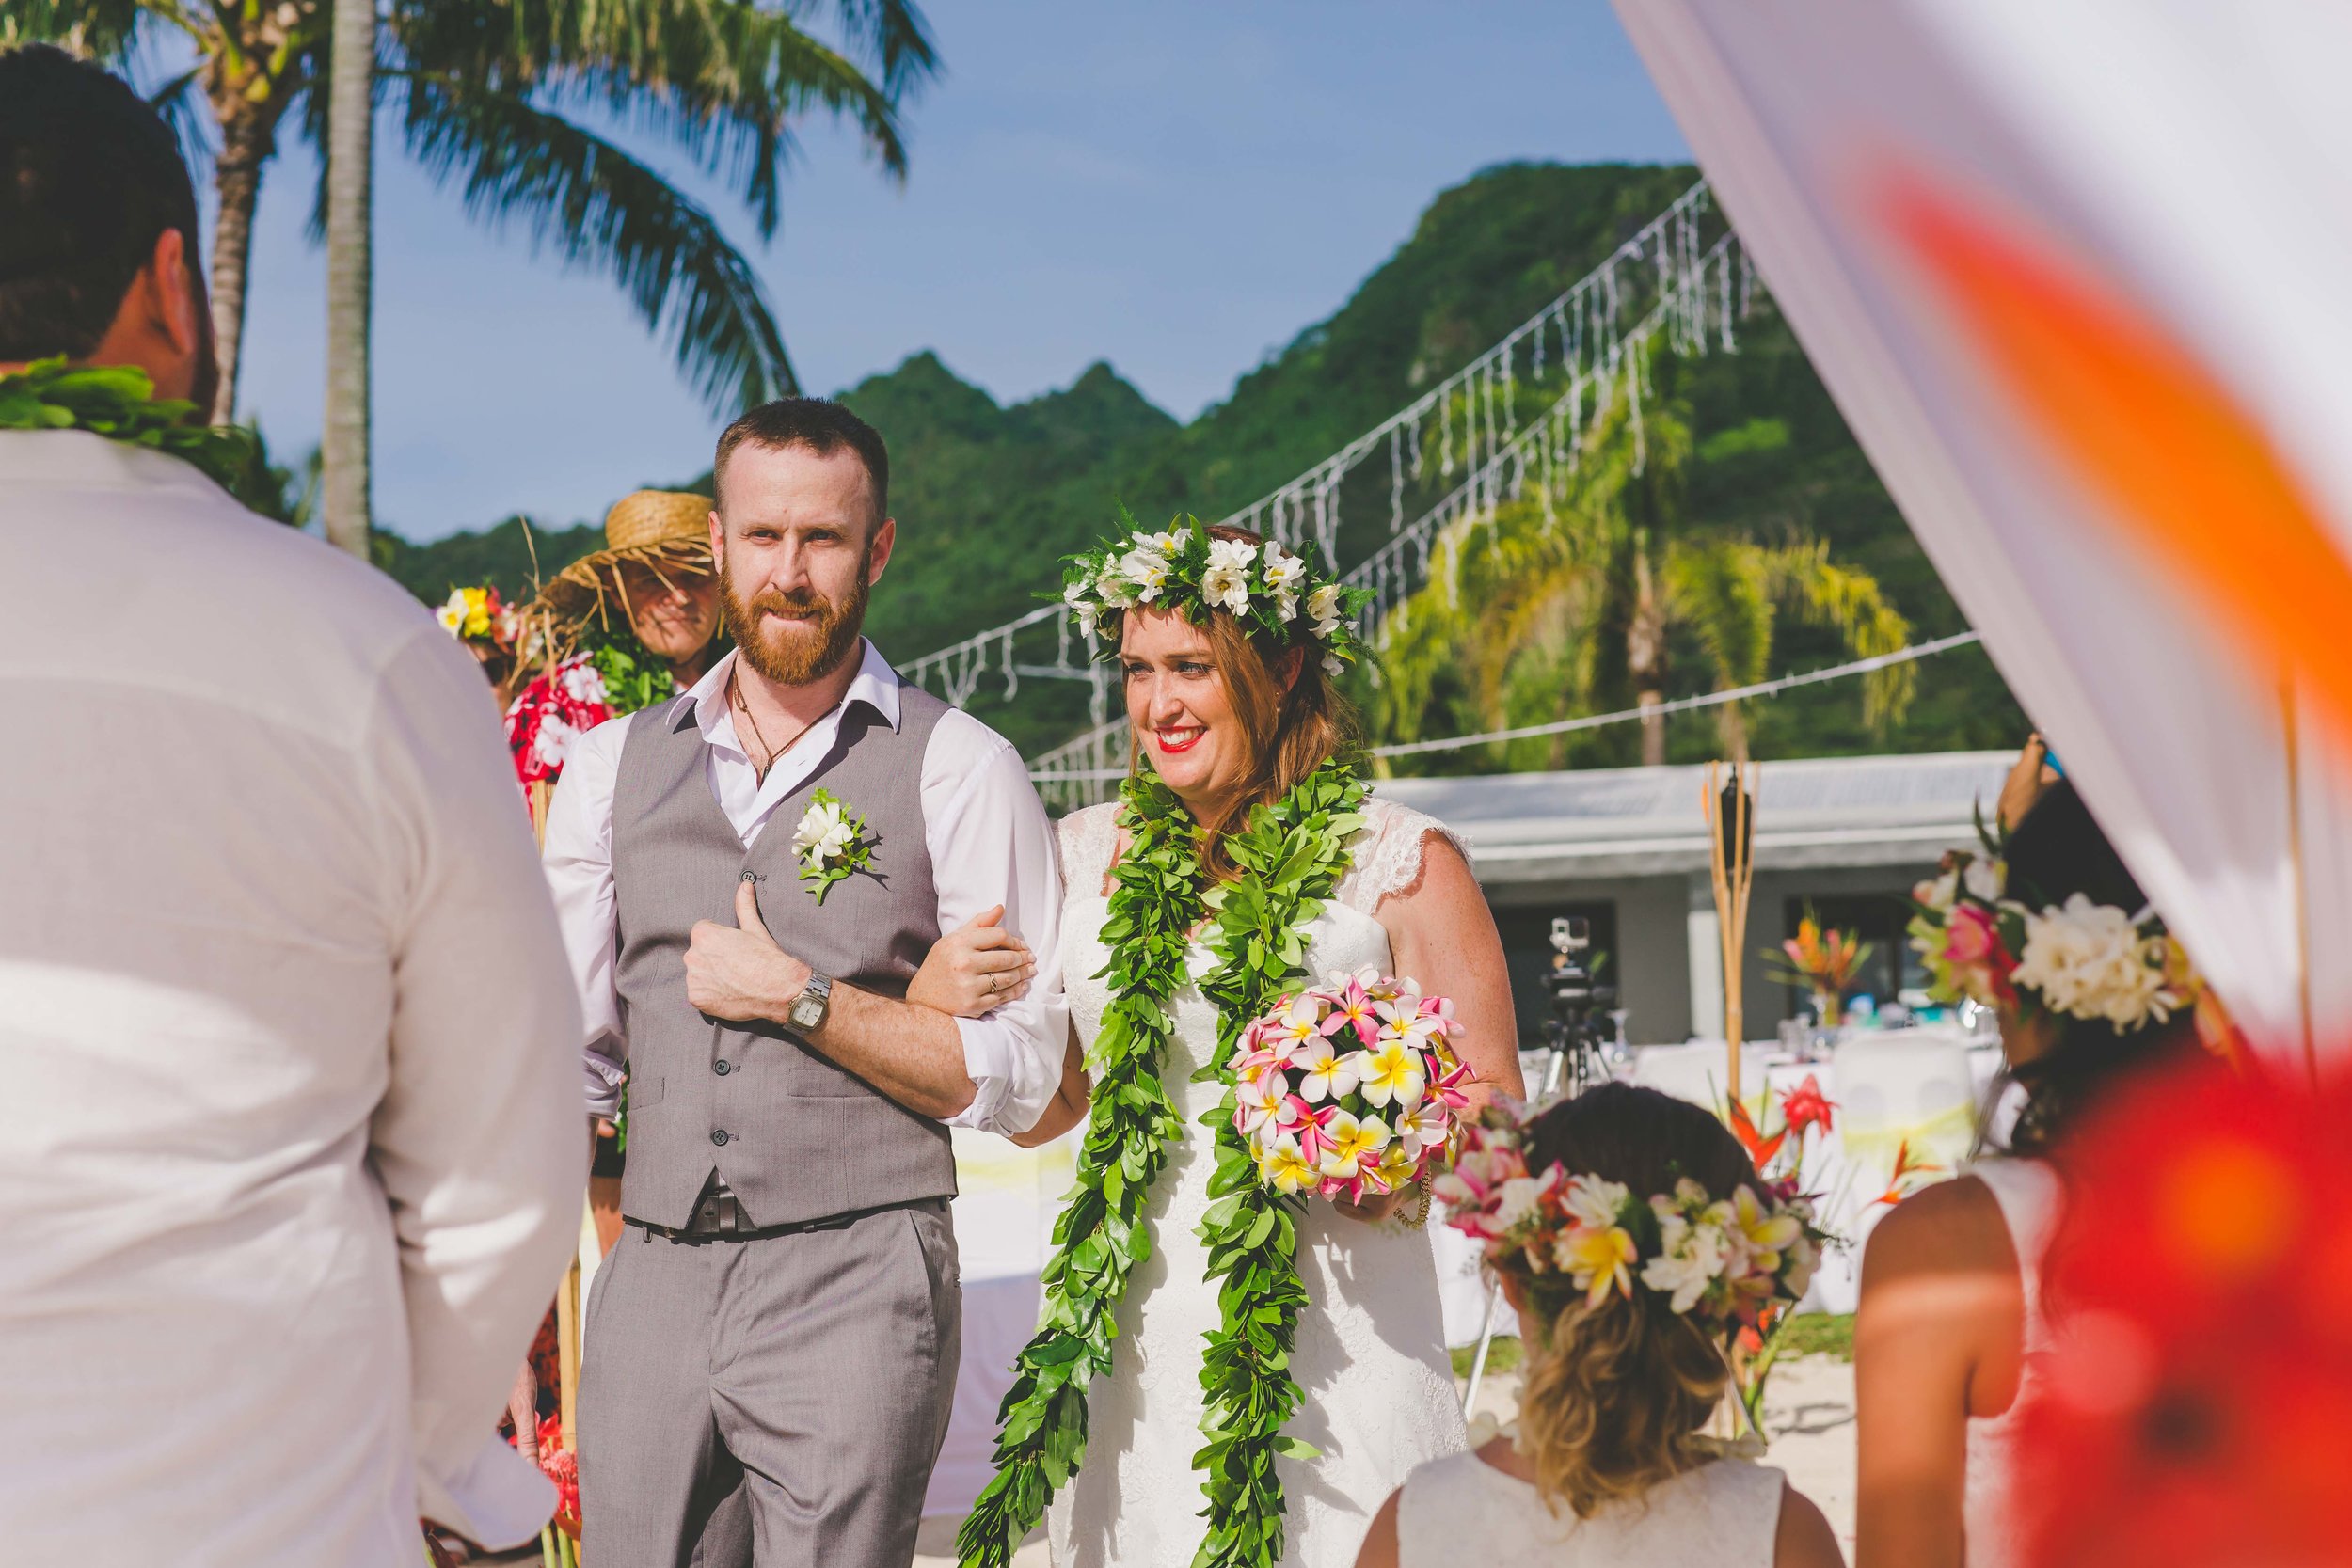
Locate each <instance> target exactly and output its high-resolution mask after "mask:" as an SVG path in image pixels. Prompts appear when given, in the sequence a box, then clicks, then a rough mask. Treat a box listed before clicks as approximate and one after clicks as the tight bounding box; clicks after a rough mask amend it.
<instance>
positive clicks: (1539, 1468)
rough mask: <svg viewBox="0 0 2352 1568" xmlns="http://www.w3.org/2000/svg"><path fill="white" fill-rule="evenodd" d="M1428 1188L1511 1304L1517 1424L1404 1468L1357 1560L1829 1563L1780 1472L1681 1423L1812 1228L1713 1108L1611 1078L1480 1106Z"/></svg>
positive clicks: (1815, 1233) (1806, 1257)
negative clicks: (1516, 1109) (1523, 1104)
mask: <svg viewBox="0 0 2352 1568" xmlns="http://www.w3.org/2000/svg"><path fill="white" fill-rule="evenodd" d="M1438 1196H1440V1197H1441V1198H1443V1199H1444V1200H1445V1201H1446V1202H1447V1203H1448V1204H1449V1205H1450V1206H1451V1209H1452V1213H1451V1216H1450V1218H1449V1219H1448V1222H1447V1223H1449V1224H1451V1225H1453V1226H1454V1227H1455V1228H1457V1229H1460V1230H1464V1231H1467V1232H1469V1233H1470V1234H1471V1235H1474V1236H1478V1237H1480V1238H1481V1239H1482V1240H1484V1241H1485V1243H1486V1262H1487V1266H1488V1267H1489V1268H1491V1269H1493V1270H1494V1271H1495V1273H1496V1274H1497V1275H1499V1276H1500V1277H1501V1280H1502V1290H1503V1293H1504V1294H1505V1295H1506V1296H1508V1297H1509V1298H1510V1301H1511V1305H1512V1307H1514V1308H1515V1309H1517V1311H1518V1314H1519V1323H1520V1325H1521V1330H1522V1334H1523V1336H1524V1342H1525V1344H1526V1347H1527V1361H1526V1370H1525V1374H1524V1377H1523V1380H1522V1383H1521V1389H1520V1394H1519V1415H1518V1422H1517V1431H1516V1432H1515V1433H1510V1434H1507V1435H1503V1436H1499V1437H1496V1438H1494V1439H1493V1440H1492V1441H1490V1442H1488V1443H1486V1445H1484V1446H1483V1447H1481V1448H1477V1449H1472V1450H1471V1451H1470V1452H1468V1453H1463V1454H1456V1455H1454V1456H1453V1457H1451V1458H1446V1459H1438V1460H1433V1461H1431V1462H1430V1463H1428V1464H1425V1465H1421V1466H1420V1467H1419V1468H1417V1469H1415V1470H1414V1471H1413V1472H1412V1474H1411V1475H1410V1476H1409V1477H1407V1478H1406V1482H1405V1484H1404V1485H1403V1486H1402V1487H1400V1488H1399V1489H1398V1490H1397V1491H1396V1492H1395V1493H1394V1494H1393V1495H1392V1496H1391V1497H1390V1498H1389V1500H1388V1502H1387V1504H1386V1505H1385V1506H1383V1507H1382V1509H1381V1510H1380V1512H1379V1513H1378V1514H1377V1515H1375V1518H1374V1519H1373V1523H1372V1529H1371V1532H1370V1534H1369V1535H1368V1536H1367V1537H1366V1538H1365V1541H1364V1544H1363V1548H1362V1550H1361V1552H1360V1554H1359V1556H1358V1558H1357V1568H1440V1565H1443V1564H1452V1563H1460V1562H1473V1563H1478V1564H1480V1565H1481V1568H1536V1565H1538V1564H1542V1565H1544V1568H1564V1565H1565V1568H1582V1565H1585V1564H1591V1565H1593V1568H1599V1565H1601V1564H1604V1563H1605V1564H1609V1565H1611V1568H1670V1565H1672V1568H1679V1565H1681V1564H1686V1563H1704V1564H1707V1565H1708V1568H1842V1562H1843V1560H1842V1558H1841V1557H1840V1556H1839V1554H1838V1549H1837V1541H1836V1536H1835V1535H1833V1534H1832V1533H1831V1531H1830V1527H1829V1521H1828V1520H1826V1519H1825V1518H1823V1517H1822V1515H1821V1511H1820V1509H1819V1508H1817V1507H1815V1506H1814V1504H1813V1503H1812V1502H1811V1501H1809V1500H1808V1499H1807V1498H1806V1497H1804V1495H1803V1494H1801V1493H1799V1492H1796V1491H1794V1490H1793V1489H1791V1488H1790V1487H1789V1485H1788V1478H1787V1477H1786V1476H1784V1475H1783V1474H1782V1473H1781V1472H1780V1471H1778V1470H1775V1469H1771V1468H1768V1467H1766V1466H1764V1465H1756V1464H1753V1463H1751V1462H1749V1461H1748V1460H1745V1459H1740V1458H1733V1457H1728V1456H1726V1455H1724V1453H1723V1451H1722V1450H1721V1449H1720V1447H1719V1446H1718V1445H1715V1444H1713V1443H1711V1442H1710V1440H1709V1439H1708V1438H1706V1437H1704V1436H1702V1435H1701V1434H1700V1429H1701V1428H1703V1427H1704V1426H1706V1425H1707V1424H1708V1420H1709V1418H1712V1417H1713V1416H1714V1414H1715V1412H1716V1411H1717V1409H1718V1408H1719V1407H1720V1406H1721V1405H1722V1403H1723V1397H1724V1388H1725V1386H1726V1385H1727V1383H1728V1382H1729V1379H1730V1370H1729V1363H1728V1362H1727V1361H1726V1359H1725V1351H1726V1347H1727V1346H1728V1344H1729V1342H1730V1340H1731V1339H1732V1338H1733V1337H1734V1336H1735V1335H1736V1334H1737V1333H1738V1331H1739V1329H1740V1327H1741V1325H1743V1324H1752V1323H1755V1322H1756V1318H1757V1317H1758V1316H1759V1314H1761V1313H1762V1312H1763V1311H1765V1310H1767V1309H1769V1308H1771V1307H1773V1306H1775V1305H1778V1306H1781V1307H1787V1306H1789V1305H1793V1304H1794V1303H1795V1301H1796V1300H1797V1299H1798V1298H1799V1297H1801V1296H1803V1295H1804V1289H1805V1286H1806V1284H1807V1283H1808V1282H1809V1281H1810V1279H1811V1276H1812V1273H1813V1269H1814V1266H1815V1264H1816V1263H1817V1262H1818V1261H1819V1259H1820V1239H1821V1233H1820V1231H1819V1230H1818V1229H1816V1228H1815V1227H1814V1225H1813V1221H1812V1212H1811V1210H1810V1208H1809V1207H1808V1206H1807V1204H1806V1203H1805V1201H1804V1199H1803V1198H1802V1197H1800V1196H1796V1195H1795V1194H1794V1193H1793V1192H1790V1191H1787V1190H1785V1189H1784V1188H1782V1187H1781V1186H1780V1185H1779V1184H1776V1183H1768V1182H1766V1181H1764V1180H1762V1179H1760V1178H1759V1177H1758V1176H1757V1175H1756V1167H1755V1165H1754V1164H1751V1163H1750V1161H1749V1160H1748V1157H1747V1155H1746V1154H1745V1153H1744V1152H1743V1151H1742V1150H1741V1149H1740V1145H1739V1143H1738V1141H1737V1140H1735V1139H1734V1138H1733V1137H1732V1135H1731V1133H1730V1132H1727V1131H1726V1130H1725V1129H1724V1125H1723V1123H1722V1122H1720V1121H1718V1120H1716V1118H1715V1117H1713V1116H1711V1115H1709V1114H1708V1112H1707V1111H1706V1110H1704V1109H1702V1108H1701V1107H1699V1106H1696V1105H1692V1104H1689V1103H1686V1102H1684V1101H1679V1100H1675V1099H1672V1098H1670V1097H1669V1096H1666V1095H1662V1094H1660V1093H1658V1092H1657V1091H1656V1090H1654V1089H1644V1088H1634V1087H1631V1086H1629V1085H1622V1084H1608V1085H1602V1086H1601V1087H1599V1088H1597V1089H1594V1090H1592V1091H1591V1092H1589V1093H1587V1094H1583V1095H1580V1096H1578V1097H1577V1098H1575V1099H1573V1100H1567V1101H1562V1102H1561V1103H1559V1104H1557V1105H1554V1106H1553V1107H1551V1108H1550V1109H1549V1110H1548V1111H1546V1112H1544V1113H1543V1114H1542V1115H1541V1116H1538V1117H1534V1119H1533V1120H1531V1121H1527V1122H1525V1123H1523V1124H1522V1123H1521V1122H1519V1121H1518V1117H1516V1116H1514V1115H1513V1114H1512V1113H1510V1112H1507V1111H1503V1110H1500V1109H1498V1110H1494V1111H1490V1112H1489V1113H1488V1114H1487V1116H1486V1119H1485V1121H1484V1123H1483V1124H1482V1125H1481V1126H1479V1127H1476V1128H1473V1129H1471V1130H1470V1132H1469V1135H1468V1138H1467V1141H1466V1144H1465V1147H1464V1150H1463V1154H1462V1157H1461V1159H1460V1161H1459V1163H1458V1164H1457V1165H1456V1166H1455V1168H1454V1172H1453V1173H1452V1174H1450V1175H1448V1176H1446V1177H1443V1178H1440V1179H1439V1182H1438Z"/></svg>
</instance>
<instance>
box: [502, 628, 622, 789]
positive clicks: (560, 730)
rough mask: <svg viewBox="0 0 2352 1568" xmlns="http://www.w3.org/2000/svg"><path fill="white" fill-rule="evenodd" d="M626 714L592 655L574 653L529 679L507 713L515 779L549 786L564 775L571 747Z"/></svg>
mask: <svg viewBox="0 0 2352 1568" xmlns="http://www.w3.org/2000/svg"><path fill="white" fill-rule="evenodd" d="M625 711H629V710H627V709H623V708H619V707H617V706H615V705H614V704H613V700H612V689H611V688H610V687H609V686H608V685H607V684H606V682H605V678H604V673H603V671H601V670H599V669H598V668H597V667H596V658H595V656H593V655H591V654H585V653H580V654H574V655H573V656H572V657H569V658H567V659H565V660H564V661H563V662H562V663H560V664H558V665H556V666H555V668H553V669H552V670H549V671H548V672H547V673H545V674H543V675H540V676H538V677H537V678H536V679H534V680H532V683H531V684H530V685H529V686H526V687H525V688H523V689H522V693H521V695H519V696H517V697H516V699H515V703H514V705H513V706H512V707H510V708H508V709H507V710H506V745H507V749H508V750H509V751H511V752H513V753H514V755H515V773H516V777H517V778H518V779H520V780H521V781H522V783H523V784H525V785H526V786H528V785H530V784H536V783H538V782H540V781H541V780H546V781H548V782H550V783H552V782H553V781H554V780H555V779H556V778H557V777H558V776H559V775H561V774H562V773H563V771H564V760H565V759H566V758H568V757H569V756H570V755H571V753H572V742H573V741H575V740H578V739H579V738H580V736H583V735H585V734H587V733H588V732H589V731H590V730H593V729H595V728H596V726H597V725H598V724H601V723H603V722H604V721H606V720H608V719H611V718H613V717H615V716H616V715H617V714H619V713H622V712H625Z"/></svg>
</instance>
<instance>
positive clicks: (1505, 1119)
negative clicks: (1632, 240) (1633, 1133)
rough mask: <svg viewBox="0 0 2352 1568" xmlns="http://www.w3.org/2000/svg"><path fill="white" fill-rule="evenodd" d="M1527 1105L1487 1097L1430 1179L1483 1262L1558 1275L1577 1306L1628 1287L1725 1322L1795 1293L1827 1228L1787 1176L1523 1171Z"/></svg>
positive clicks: (1751, 1318) (1682, 1312) (1697, 1318)
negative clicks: (1720, 1187)
mask: <svg viewBox="0 0 2352 1568" xmlns="http://www.w3.org/2000/svg"><path fill="white" fill-rule="evenodd" d="M1529 1119H1530V1118H1529V1117H1528V1115H1527V1113H1525V1112H1524V1111H1523V1110H1520V1109H1518V1108H1515V1107H1510V1106H1506V1105H1504V1104H1502V1103H1500V1102H1498V1103H1497V1104H1495V1105H1492V1106H1489V1107H1488V1108H1487V1110H1486V1114H1485V1116H1483V1117H1481V1118H1480V1119H1479V1120H1478V1121H1477V1122H1475V1123H1473V1124H1470V1125H1469V1126H1466V1127H1464V1128H1463V1130H1462V1140H1463V1141H1462V1152H1461V1155H1460V1157H1459V1158H1458V1159H1457V1160H1455V1162H1454V1168H1453V1170H1451V1171H1449V1172H1447V1173H1446V1174H1445V1175H1443V1176H1440V1177H1438V1179H1437V1180H1436V1181H1435V1182H1434V1183H1432V1185H1431V1189H1430V1190H1431V1193H1432V1194H1433V1196H1436V1197H1437V1198H1438V1200H1439V1201H1440V1202H1443V1203H1445V1204H1448V1205H1450V1206H1451V1209H1452V1212H1450V1213H1449V1214H1448V1215H1447V1216H1446V1223H1447V1224H1448V1225H1450V1226H1452V1227H1454V1229H1456V1230H1459V1231H1462V1232H1464V1233H1465V1234H1467V1235H1471V1236H1475V1237H1478V1238H1479V1239H1480V1240H1482V1241H1484V1242H1485V1243H1486V1262H1487V1264H1488V1265H1489V1266H1490V1267H1495V1268H1503V1267H1511V1266H1519V1267H1524V1268H1525V1269H1526V1270H1527V1271H1529V1272H1530V1273H1533V1274H1537V1275H1550V1274H1557V1275H1565V1276H1566V1277H1567V1279H1568V1281H1569V1283H1570V1284H1572V1285H1574V1286H1575V1287H1576V1289H1578V1290H1580V1291H1583V1292H1584V1304H1585V1306H1586V1307H1587V1308H1588V1309H1589V1308H1594V1307H1599V1306H1600V1305H1601V1304H1602V1303H1604V1302H1606V1301H1607V1300H1608V1299H1609V1297H1610V1295H1611V1293H1612V1292H1614V1293H1615V1294H1616V1295H1618V1296H1620V1297H1622V1298H1624V1299H1625V1300H1628V1301H1630V1300H1631V1299H1632V1298H1633V1292H1634V1290H1635V1288H1636V1287H1637V1286H1638V1287H1639V1288H1640V1289H1642V1290H1645V1291H1649V1292H1650V1293H1651V1294H1653V1295H1656V1296H1659V1297H1661V1298H1663V1299H1664V1301H1665V1303H1666V1307H1667V1308H1668V1310H1670V1311H1672V1312H1674V1313H1676V1314H1677V1315H1679V1316H1682V1317H1687V1318H1690V1319H1692V1320H1693V1321H1694V1322H1696V1323H1701V1324H1704V1325H1706V1326H1707V1327H1708V1328H1709V1329H1710V1330H1713V1331H1716V1332H1721V1333H1729V1332H1730V1331H1731V1330H1732V1329H1734V1328H1738V1327H1748V1328H1754V1327H1757V1326H1759V1323H1760V1321H1761V1319H1762V1318H1763V1316H1764V1314H1765V1312H1766V1311H1767V1310H1768V1309H1770V1308H1771V1307H1772V1306H1773V1305H1774V1304H1775V1303H1783V1304H1789V1305H1793V1304H1794V1303H1796V1302H1798V1301H1800V1300H1802V1299H1804V1292H1805V1290H1806V1288H1807V1287H1808V1286H1810V1285H1811V1284H1812V1282H1813V1274H1814V1271H1815V1270H1816V1269H1817V1268H1819V1267H1820V1261H1821V1243H1824V1242H1826V1241H1827V1240H1828V1239H1829V1236H1828V1233H1827V1232H1826V1231H1824V1230H1822V1229H1820V1227H1817V1226H1816V1225H1815V1224H1814V1223H1813V1205H1812V1204H1811V1203H1810V1202H1809V1201H1807V1200H1806V1199H1805V1198H1804V1197H1802V1196H1799V1195H1798V1193H1797V1191H1796V1183H1795V1182H1794V1181H1793V1180H1789V1181H1764V1180H1758V1181H1756V1183H1755V1184H1753V1185H1743V1186H1741V1187H1740V1188H1739V1189H1738V1190H1737V1191H1736V1192H1734V1193H1733V1194H1732V1196H1729V1197H1727V1198H1717V1197H1711V1196H1708V1192H1707V1189H1706V1188H1704V1187H1702V1186H1700V1185H1699V1184H1698V1183H1697V1182H1696V1181H1693V1180H1691V1179H1690V1178H1688V1177H1685V1178H1683V1179H1682V1180H1679V1181H1677V1182H1676V1183H1675V1190H1674V1191H1673V1192H1671V1193H1661V1194H1656V1195H1654V1196H1648V1197H1637V1196H1634V1194H1633V1192H1632V1189H1630V1188H1629V1187H1627V1186H1626V1185H1625V1184H1624V1183H1622V1182H1617V1181H1607V1180H1602V1179H1601V1178H1599V1177H1597V1176H1594V1175H1590V1174H1584V1175H1579V1174H1573V1173H1571V1172H1569V1171H1568V1170H1566V1169H1565V1168H1564V1167H1563V1166H1561V1165H1558V1164H1553V1165H1551V1166H1549V1168H1547V1169H1546V1170H1545V1171H1544V1172H1543V1174H1542V1175H1540V1176H1535V1175H1531V1174H1529V1172H1528V1168H1527V1157H1526V1153H1525V1147H1526V1138H1527V1125H1528V1121H1529Z"/></svg>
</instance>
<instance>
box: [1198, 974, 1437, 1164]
mask: <svg viewBox="0 0 2352 1568" xmlns="http://www.w3.org/2000/svg"><path fill="white" fill-rule="evenodd" d="M1460 1029H1461V1025H1460V1024H1459V1023H1457V1022H1454V1004H1453V1003H1451V1002H1449V1001H1447V1000H1446V999H1445V998H1444V997H1442V996H1423V995H1422V992H1421V988H1420V986H1419V985H1417V984H1416V983H1415V982H1414V981H1411V980H1400V979H1397V978H1395V977H1393V976H1391V975H1385V974H1378V973H1377V972H1375V971H1374V970H1371V969H1365V970H1362V971H1360V972H1359V973H1357V974H1333V975H1331V976H1329V977H1328V980H1327V984H1325V985H1324V986H1322V987H1319V988H1314V989H1310V990H1302V991H1299V992H1297V993H1296V994H1295V995H1291V996H1285V997H1282V998H1280V999H1279V1000H1278V1001H1277V1002H1276V1003H1275V1005H1274V1006H1272V1007H1271V1008H1269V1009H1268V1010H1267V1011H1266V1012H1265V1013H1264V1014H1263V1015H1262V1016H1261V1017H1259V1018H1258V1019H1256V1020H1255V1021H1253V1022H1251V1023H1250V1024H1249V1025H1248V1027H1247V1028H1245V1029H1244V1030H1243V1031H1242V1033H1241V1037H1240V1039H1238V1040H1236V1041H1235V1042H1234V1046H1233V1054H1232V1059H1231V1060H1230V1061H1229V1062H1228V1063H1227V1064H1226V1070H1227V1072H1228V1073H1229V1074H1230V1075H1231V1076H1232V1080H1233V1083H1234V1085H1235V1090H1234V1099H1235V1104H1234V1108H1233V1126H1234V1127H1235V1129H1236V1130H1238V1131H1239V1132H1240V1133H1241V1135H1242V1136H1243V1137H1244V1138H1245V1139H1246V1140H1248V1147H1249V1152H1250V1156H1251V1158H1253V1159H1254V1160H1255V1161H1256V1162H1257V1165H1258V1175H1259V1177H1260V1178H1261V1179H1262V1180H1263V1181H1264V1182H1265V1183H1266V1184H1267V1185H1268V1186H1270V1187H1272V1188H1273V1189H1274V1190H1275V1191H1276V1192H1279V1193H1282V1194H1285V1195H1288V1194H1291V1193H1300V1192H1303V1193H1308V1194H1311V1195H1313V1196H1319V1197H1327V1198H1344V1199H1346V1200H1347V1201H1349V1202H1351V1203H1352V1202H1358V1201H1360V1200H1361V1199H1362V1198H1363V1197H1364V1196H1367V1195H1370V1196H1383V1195H1386V1194H1389V1193H1393V1192H1398V1191H1401V1190H1403V1189H1404V1188H1405V1187H1406V1186H1408V1185H1410V1184H1411V1183H1412V1182H1414V1181H1415V1180H1419V1179H1420V1177H1421V1175H1422V1172H1423V1171H1424V1170H1427V1169H1428V1168H1429V1167H1430V1166H1431V1164H1434V1163H1436V1162H1438V1161H1439V1160H1440V1159H1441V1158H1442V1157H1443V1156H1444V1154H1445V1153H1446V1151H1447V1149H1448V1148H1449V1147H1450V1145H1451V1144H1452V1141H1453V1136H1454V1118H1455V1117H1456V1116H1457V1115H1458V1114H1459V1113H1460V1111H1461V1110H1462V1108H1463V1107H1464V1106H1465V1105H1467V1104H1468V1103H1469V1102H1470V1096H1469V1094H1468V1092H1467V1087H1468V1085H1469V1084H1470V1077H1471V1074H1470V1069H1469V1068H1468V1067H1466V1066H1465V1065H1463V1063H1462V1061H1461V1060H1460V1058H1458V1057H1457V1056H1455V1055H1454V1049H1453V1047H1452V1046H1450V1045H1448V1044H1447V1043H1446V1041H1447V1037H1449V1036H1452V1035H1454V1034H1456V1033H1458V1032H1459V1031H1460Z"/></svg>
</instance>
